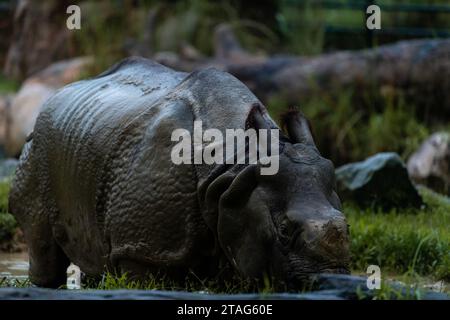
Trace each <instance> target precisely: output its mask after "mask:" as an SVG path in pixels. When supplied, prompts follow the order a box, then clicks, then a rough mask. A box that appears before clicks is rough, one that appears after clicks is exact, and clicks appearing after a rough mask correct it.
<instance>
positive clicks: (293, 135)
mask: <svg viewBox="0 0 450 320" xmlns="http://www.w3.org/2000/svg"><path fill="white" fill-rule="evenodd" d="M281 127H282V128H283V130H285V131H287V133H288V135H289V138H290V139H291V140H292V142H294V143H303V144H307V145H312V146H314V147H315V146H316V144H315V143H314V137H313V134H312V131H311V126H310V123H309V121H308V119H306V117H305V116H304V115H303V113H302V112H300V111H299V110H298V108H297V107H290V108H289V110H288V111H287V112H285V113H284V114H282V115H281Z"/></svg>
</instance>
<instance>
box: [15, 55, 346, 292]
mask: <svg viewBox="0 0 450 320" xmlns="http://www.w3.org/2000/svg"><path fill="white" fill-rule="evenodd" d="M196 120H201V121H202V123H203V126H204V127H205V128H216V129H217V130H220V131H222V132H223V131H224V130H226V129H229V128H241V129H248V128H249V127H252V128H255V129H256V128H257V129H261V128H262V129H264V128H268V129H269V128H270V129H272V130H273V129H275V130H279V132H280V137H281V138H280V139H279V147H280V148H279V153H280V155H279V170H278V172H277V173H276V174H274V175H261V174H260V170H259V168H260V166H261V164H260V163H259V162H258V163H256V164H254V163H253V164H190V165H189V164H178V165H175V164H174V163H173V161H171V151H172V148H173V146H174V144H175V142H174V141H172V140H171V133H172V132H173V131H174V130H176V129H179V128H182V129H185V130H188V131H189V132H191V131H192V130H193V122H194V121H196ZM282 123H283V126H284V128H283V126H281V127H282V129H284V130H282V129H280V127H279V126H278V125H277V124H276V123H275V122H274V121H273V120H272V118H271V117H270V116H269V115H268V112H267V109H266V108H265V107H264V106H263V104H262V103H261V102H260V101H259V100H258V99H257V98H256V97H255V96H254V95H253V94H252V93H251V92H250V90H249V89H248V88H247V87H246V86H245V85H244V84H242V83H241V82H240V81H238V80H237V79H236V78H234V77H233V76H232V75H230V74H228V73H226V72H223V71H220V70H217V69H214V68H207V69H203V70H198V71H195V72H192V73H190V74H188V73H183V72H177V71H174V70H172V69H169V68H167V67H164V66H162V65H160V64H157V63H155V62H152V61H150V60H147V59H144V58H137V57H132V58H127V59H125V60H123V61H121V62H119V63H118V64H116V65H115V66H113V67H112V68H110V69H109V70H108V71H106V72H104V73H102V74H100V75H99V76H97V77H95V78H92V79H88V80H83V81H79V82H75V83H72V84H69V85H67V86H65V87H64V88H62V89H60V90H59V91H58V92H57V93H56V94H55V95H53V96H52V97H51V98H50V99H49V100H48V101H47V102H46V104H45V106H44V107H43V109H42V111H41V113H40V114H39V116H38V118H37V121H36V124H35V127H34V130H33V133H32V134H31V135H30V136H29V137H28V139H27V143H26V145H25V146H24V148H23V150H22V154H21V157H20V164H19V166H18V168H17V171H16V175H15V178H14V181H13V184H12V188H11V192H10V197H9V205H10V212H11V213H12V214H13V215H14V216H15V217H16V218H17V220H18V222H19V224H20V226H21V228H22V230H23V232H24V235H25V239H26V241H27V244H28V247H29V255H30V270H29V275H30V279H31V282H32V283H34V284H36V285H38V286H43V287H58V286H60V285H62V284H64V283H65V282H66V269H67V267H68V265H69V263H70V262H73V263H74V264H76V265H78V266H79V267H80V268H81V270H82V271H83V272H84V273H86V274H87V275H89V276H98V275H101V274H103V273H104V272H105V270H116V271H118V272H127V273H128V275H131V276H136V277H142V276H145V275H147V274H149V273H155V272H158V273H164V274H166V275H168V277H173V278H177V277H181V279H183V278H182V277H183V275H186V274H187V273H188V272H194V273H195V274H196V275H198V276H204V277H214V276H215V275H217V274H218V273H220V271H221V270H218V269H219V268H221V266H224V265H228V266H229V269H230V270H233V273H234V274H235V275H238V276H239V277H245V278H249V279H261V278H263V277H266V276H269V277H270V279H274V283H284V284H292V285H294V284H295V286H298V285H299V284H300V283H303V282H304V281H305V279H308V278H309V277H310V275H311V274H315V273H330V272H331V273H348V270H349V235H348V225H347V223H346V219H345V217H344V215H343V213H342V212H341V204H340V200H339V197H338V195H337V194H336V192H335V181H334V179H335V178H334V168H333V164H332V162H331V161H330V160H327V159H325V158H323V157H322V156H321V155H320V153H319V151H318V149H317V147H316V145H315V143H314V140H313V137H312V134H311V131H310V127H309V123H308V122H307V120H306V119H305V117H304V116H303V114H302V113H301V112H299V111H297V110H295V109H292V110H290V111H289V112H288V113H286V114H285V115H284V117H283V121H282ZM284 132H286V133H284Z"/></svg>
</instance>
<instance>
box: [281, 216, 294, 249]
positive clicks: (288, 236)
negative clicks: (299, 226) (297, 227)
mask: <svg viewBox="0 0 450 320" xmlns="http://www.w3.org/2000/svg"><path fill="white" fill-rule="evenodd" d="M293 231H294V229H293V226H292V223H290V222H288V221H287V220H284V221H283V222H281V223H280V227H279V234H280V241H281V243H282V244H284V245H287V244H289V242H290V241H291V240H292V234H293Z"/></svg>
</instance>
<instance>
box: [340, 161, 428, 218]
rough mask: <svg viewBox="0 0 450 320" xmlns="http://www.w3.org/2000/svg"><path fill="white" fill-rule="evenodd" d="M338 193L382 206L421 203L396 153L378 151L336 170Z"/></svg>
mask: <svg viewBox="0 0 450 320" xmlns="http://www.w3.org/2000/svg"><path fill="white" fill-rule="evenodd" d="M336 179H337V183H338V189H339V193H340V196H341V197H342V199H344V200H352V201H355V202H356V203H358V204H359V205H360V206H363V207H368V206H375V207H381V208H382V209H385V210H387V209H390V208H405V207H416V208H418V207H420V206H421V205H422V204H423V202H422V198H421V196H420V195H419V193H418V192H417V189H416V188H415V187H414V185H413V184H412V183H411V181H410V179H409V176H408V172H407V170H406V166H405V164H404V162H403V161H402V159H401V158H400V157H399V155H398V154H396V153H392V152H386V153H378V154H376V155H374V156H372V157H370V158H367V159H366V160H364V161H361V162H355V163H350V164H346V165H344V166H342V167H339V168H338V169H336Z"/></svg>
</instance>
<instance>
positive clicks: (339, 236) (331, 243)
mask: <svg viewBox="0 0 450 320" xmlns="http://www.w3.org/2000/svg"><path fill="white" fill-rule="evenodd" d="M303 239H304V240H305V241H306V243H308V244H310V245H311V246H319V247H323V248H325V249H327V250H336V249H339V248H341V247H343V245H346V244H347V242H348V233H347V224H346V222H345V220H344V219H332V220H315V221H311V220H310V221H309V222H308V223H307V224H306V226H305V232H304V235H303Z"/></svg>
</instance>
